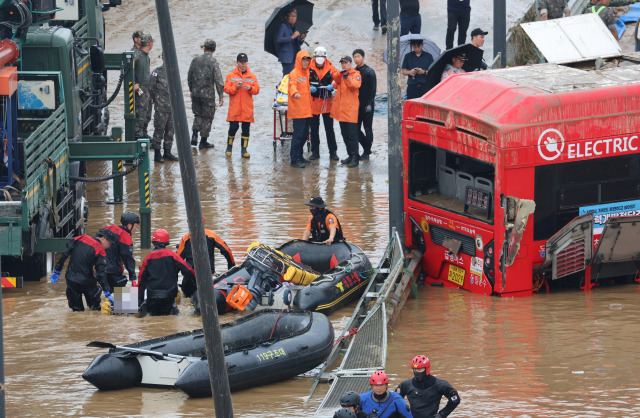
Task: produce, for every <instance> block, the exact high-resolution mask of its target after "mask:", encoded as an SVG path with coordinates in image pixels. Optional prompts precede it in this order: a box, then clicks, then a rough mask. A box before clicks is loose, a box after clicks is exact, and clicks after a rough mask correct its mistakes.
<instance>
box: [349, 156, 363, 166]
mask: <svg viewBox="0 0 640 418" xmlns="http://www.w3.org/2000/svg"><path fill="white" fill-rule="evenodd" d="M359 163H360V158H359V157H358V154H353V156H352V157H351V160H349V163H348V164H347V167H357V166H358V164H359Z"/></svg>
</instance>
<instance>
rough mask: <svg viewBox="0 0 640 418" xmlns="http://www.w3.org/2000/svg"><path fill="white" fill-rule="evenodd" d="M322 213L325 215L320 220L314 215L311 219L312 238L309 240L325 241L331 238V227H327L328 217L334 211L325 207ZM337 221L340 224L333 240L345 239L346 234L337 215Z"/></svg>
mask: <svg viewBox="0 0 640 418" xmlns="http://www.w3.org/2000/svg"><path fill="white" fill-rule="evenodd" d="M322 214H323V215H324V217H323V218H322V219H320V220H318V219H316V217H315V216H314V217H313V219H312V220H311V239H310V240H309V241H312V242H323V241H326V240H328V239H329V235H330V232H329V228H328V227H327V217H328V216H329V215H333V213H332V212H331V211H330V210H327V209H325V210H324V212H323V213H322ZM333 216H335V215H333ZM336 221H337V222H338V226H337V228H336V235H335V237H333V241H334V242H337V241H343V240H344V235H343V234H342V225H340V221H339V220H338V217H337V216H336ZM318 224H320V225H318Z"/></svg>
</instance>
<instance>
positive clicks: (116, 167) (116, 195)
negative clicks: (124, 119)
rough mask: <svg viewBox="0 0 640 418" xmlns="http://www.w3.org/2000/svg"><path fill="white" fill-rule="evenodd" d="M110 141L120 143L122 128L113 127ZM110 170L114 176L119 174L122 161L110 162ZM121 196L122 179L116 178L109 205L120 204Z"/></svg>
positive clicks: (122, 191)
mask: <svg viewBox="0 0 640 418" xmlns="http://www.w3.org/2000/svg"><path fill="white" fill-rule="evenodd" d="M111 140H112V141H116V142H121V141H122V127H120V126H114V127H113V128H112V129H111ZM111 170H112V172H113V173H114V174H115V173H117V172H121V171H122V170H123V161H122V160H114V161H112V163H111ZM123 194H124V190H123V180H122V177H116V178H115V179H113V200H112V201H111V202H109V203H114V204H121V203H122V196H123Z"/></svg>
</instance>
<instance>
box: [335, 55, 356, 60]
mask: <svg viewBox="0 0 640 418" xmlns="http://www.w3.org/2000/svg"><path fill="white" fill-rule="evenodd" d="M342 61H346V62H353V60H352V59H351V57H350V56H349V55H343V56H341V57H340V61H338V62H342Z"/></svg>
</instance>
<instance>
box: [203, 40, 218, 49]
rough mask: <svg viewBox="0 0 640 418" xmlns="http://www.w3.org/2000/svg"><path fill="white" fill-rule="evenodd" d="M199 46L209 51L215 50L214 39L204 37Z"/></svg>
mask: <svg viewBox="0 0 640 418" xmlns="http://www.w3.org/2000/svg"><path fill="white" fill-rule="evenodd" d="M200 48H205V49H208V50H210V51H215V50H216V41H214V40H213V39H205V41H204V43H203V44H202V45H200Z"/></svg>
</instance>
